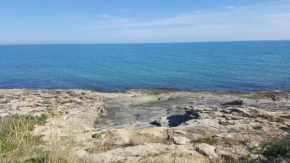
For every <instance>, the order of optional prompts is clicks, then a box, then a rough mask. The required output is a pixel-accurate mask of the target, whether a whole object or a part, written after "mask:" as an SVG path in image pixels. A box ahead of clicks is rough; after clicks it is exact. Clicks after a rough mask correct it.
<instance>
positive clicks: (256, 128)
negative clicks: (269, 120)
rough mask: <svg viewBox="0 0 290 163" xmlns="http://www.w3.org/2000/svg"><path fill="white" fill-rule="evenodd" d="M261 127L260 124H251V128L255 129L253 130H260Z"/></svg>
mask: <svg viewBox="0 0 290 163" xmlns="http://www.w3.org/2000/svg"><path fill="white" fill-rule="evenodd" d="M262 128H263V126H262V125H256V126H253V129H255V130H260V129H262Z"/></svg>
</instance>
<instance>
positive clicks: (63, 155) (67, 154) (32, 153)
mask: <svg viewBox="0 0 290 163" xmlns="http://www.w3.org/2000/svg"><path fill="white" fill-rule="evenodd" d="M47 118H48V116H47V115H46V114H42V115H41V116H31V115H16V114H15V115H9V116H6V117H2V118H0V162H1V163H81V162H85V161H82V160H80V159H79V158H78V157H76V156H75V155H74V153H73V150H72V149H73V148H72V146H73V145H74V144H73V139H67V140H65V142H64V140H62V141H58V140H57V139H54V138H52V139H51V140H50V141H49V142H48V143H47V144H49V146H46V147H47V148H42V147H41V146H42V145H45V144H44V142H43V141H42V140H41V137H38V136H34V135H33V134H32V132H31V131H33V130H34V126H35V125H43V124H45V122H46V120H47Z"/></svg>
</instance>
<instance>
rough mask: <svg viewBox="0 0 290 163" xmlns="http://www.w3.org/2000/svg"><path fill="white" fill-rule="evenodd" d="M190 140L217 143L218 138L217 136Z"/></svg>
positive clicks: (210, 143)
mask: <svg viewBox="0 0 290 163" xmlns="http://www.w3.org/2000/svg"><path fill="white" fill-rule="evenodd" d="M191 142H194V143H206V144H209V145H214V144H216V143H218V139H217V138H211V137H210V138H198V139H197V140H192V141H191Z"/></svg>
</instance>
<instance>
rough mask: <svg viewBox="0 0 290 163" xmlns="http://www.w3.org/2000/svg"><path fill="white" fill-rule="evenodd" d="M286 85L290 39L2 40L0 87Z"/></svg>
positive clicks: (289, 78) (222, 88) (229, 88)
mask: <svg viewBox="0 0 290 163" xmlns="http://www.w3.org/2000/svg"><path fill="white" fill-rule="evenodd" d="M12 88H27V89H88V90H101V91H124V90H129V89H141V88H169V89H180V90H195V91H235V92H248V91H266V90H275V91H278V90H290V41H241V42H201V43H152V44H63V45H0V89H12Z"/></svg>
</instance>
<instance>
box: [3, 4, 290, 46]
mask: <svg viewBox="0 0 290 163" xmlns="http://www.w3.org/2000/svg"><path fill="white" fill-rule="evenodd" d="M289 39H290V0H143V1H141V0H2V1H0V44H62V43H68V44H75V43H154V42H199V41H240V40H289Z"/></svg>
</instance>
